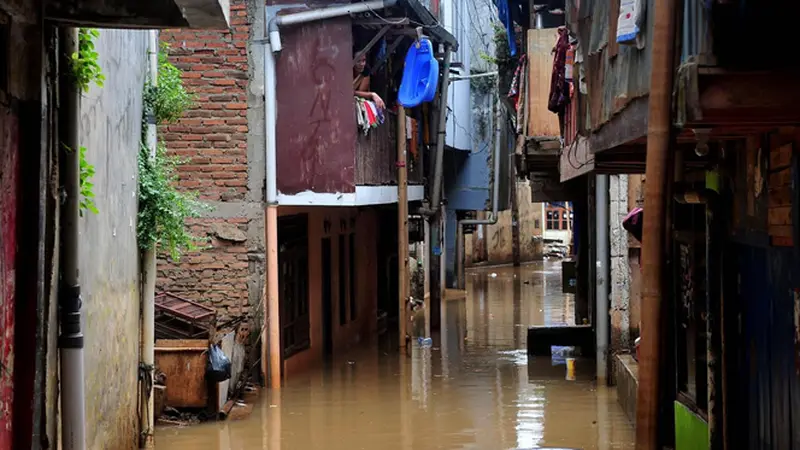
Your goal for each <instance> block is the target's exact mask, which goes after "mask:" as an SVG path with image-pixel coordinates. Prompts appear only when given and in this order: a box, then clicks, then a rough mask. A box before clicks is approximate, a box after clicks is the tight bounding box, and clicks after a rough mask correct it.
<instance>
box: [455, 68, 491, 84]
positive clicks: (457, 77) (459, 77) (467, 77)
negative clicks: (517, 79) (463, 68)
mask: <svg viewBox="0 0 800 450" xmlns="http://www.w3.org/2000/svg"><path fill="white" fill-rule="evenodd" d="M497 73H498V72H497V71H496V70H495V71H494V72H485V73H476V74H474V75H453V76H452V77H450V81H451V82H452V81H462V80H473V79H475V78H484V77H494V76H497Z"/></svg>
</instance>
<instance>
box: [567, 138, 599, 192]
mask: <svg viewBox="0 0 800 450" xmlns="http://www.w3.org/2000/svg"><path fill="white" fill-rule="evenodd" d="M558 168H559V172H561V182H562V183H563V182H564V181H568V180H571V179H573V178H576V177H579V176H581V175H583V174H587V173H589V172H591V171H592V170H594V155H592V154H590V153H589V143H588V141H587V140H586V139H584V138H579V139H578V141H576V142H575V144H574V145H570V146H567V147H566V148H564V151H562V152H561V160H560V161H559V164H558Z"/></svg>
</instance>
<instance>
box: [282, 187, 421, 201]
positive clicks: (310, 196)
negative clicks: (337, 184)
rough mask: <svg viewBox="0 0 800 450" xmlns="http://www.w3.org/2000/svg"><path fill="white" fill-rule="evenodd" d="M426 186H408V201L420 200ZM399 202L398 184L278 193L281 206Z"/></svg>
mask: <svg viewBox="0 0 800 450" xmlns="http://www.w3.org/2000/svg"><path fill="white" fill-rule="evenodd" d="M424 195H425V187H424V186H416V185H415V186H408V201H409V202H414V201H420V200H422V198H423V196H424ZM392 203H397V186H356V191H355V192H331V193H327V192H311V191H305V192H300V193H298V194H293V195H287V194H281V193H279V194H278V205H279V206H370V205H389V204H392Z"/></svg>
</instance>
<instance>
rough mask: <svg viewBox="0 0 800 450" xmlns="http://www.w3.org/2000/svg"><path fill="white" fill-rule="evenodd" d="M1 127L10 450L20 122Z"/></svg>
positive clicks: (0, 320)
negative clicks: (18, 127) (18, 133)
mask: <svg viewBox="0 0 800 450" xmlns="http://www.w3.org/2000/svg"><path fill="white" fill-rule="evenodd" d="M1 120H2V123H0V127H1V128H0V132H1V133H2V135H0V139H2V145H1V146H0V412H1V413H0V449H10V448H11V442H12V437H13V429H12V421H13V416H12V411H13V409H14V408H13V405H14V331H15V322H14V304H15V293H16V289H15V284H14V281H15V278H16V257H17V251H16V249H17V195H18V188H17V186H18V183H17V179H18V176H19V161H18V159H17V158H18V156H17V150H18V140H17V139H18V136H17V132H16V131H17V129H16V119H15V118H14V117H12V116H11V115H9V114H7V113H4V114H3V115H2V119H1Z"/></svg>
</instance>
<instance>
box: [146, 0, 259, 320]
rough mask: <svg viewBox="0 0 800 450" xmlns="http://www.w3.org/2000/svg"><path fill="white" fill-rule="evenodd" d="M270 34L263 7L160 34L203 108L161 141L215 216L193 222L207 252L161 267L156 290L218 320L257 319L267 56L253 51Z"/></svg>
mask: <svg viewBox="0 0 800 450" xmlns="http://www.w3.org/2000/svg"><path fill="white" fill-rule="evenodd" d="M263 27H264V3H263V2H246V1H244V0H235V1H232V2H231V28H230V29H229V30H218V31H214V30H202V31H200V30H197V31H196V30H171V31H169V30H168V31H164V32H162V33H161V41H162V42H166V43H167V44H169V46H170V50H169V55H170V61H171V62H172V63H173V64H175V65H176V66H177V67H178V68H180V69H181V70H183V71H184V73H183V79H184V83H185V85H186V86H187V89H188V90H189V91H190V92H192V93H194V94H195V96H196V103H195V105H194V108H193V109H192V110H190V111H188V112H187V114H186V115H185V117H184V118H182V119H181V120H180V121H179V122H178V123H177V124H174V125H170V126H168V127H165V128H163V129H161V130H160V133H161V136H162V137H163V139H164V140H165V142H166V144H167V147H168V149H169V151H170V152H171V153H172V154H174V155H178V156H180V157H182V158H184V159H186V160H187V163H186V164H185V165H183V166H181V167H180V169H179V173H180V183H179V185H180V187H181V188H184V189H188V190H194V191H197V192H199V193H200V198H201V199H202V200H204V201H205V202H206V203H207V204H208V205H209V206H210V211H209V212H208V213H205V214H204V216H203V217H202V218H199V219H196V220H193V221H191V222H190V226H191V229H192V231H193V233H195V234H196V235H197V236H201V237H206V238H208V239H209V243H208V245H209V247H208V248H207V249H205V250H203V251H201V252H196V253H191V254H187V255H184V256H183V257H182V258H181V259H180V261H171V260H169V259H167V258H162V259H160V260H159V266H158V281H157V283H158V284H157V288H158V289H159V290H164V291H170V292H174V293H179V294H181V295H183V296H186V297H188V298H190V299H193V300H195V301H199V302H201V303H205V304H208V305H211V306H214V307H216V308H217V310H218V312H219V320H220V321H225V320H227V319H229V318H233V317H237V316H241V315H247V314H252V312H253V310H254V308H256V307H257V305H258V303H259V302H260V301H261V298H262V297H263V273H264V214H263V209H262V206H261V205H262V203H261V202H262V200H263V188H264V131H263V127H264V125H263V123H264V120H263V113H264V103H263V81H262V80H263V71H262V70H260V69H259V68H261V67H262V66H263V55H262V54H261V52H262V50H261V47H259V46H256V45H252V40H253V39H257V38H260V37H261V35H262V33H263V29H264V28H263Z"/></svg>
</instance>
